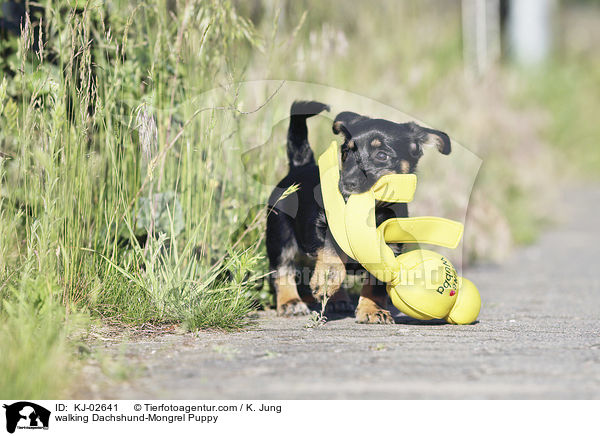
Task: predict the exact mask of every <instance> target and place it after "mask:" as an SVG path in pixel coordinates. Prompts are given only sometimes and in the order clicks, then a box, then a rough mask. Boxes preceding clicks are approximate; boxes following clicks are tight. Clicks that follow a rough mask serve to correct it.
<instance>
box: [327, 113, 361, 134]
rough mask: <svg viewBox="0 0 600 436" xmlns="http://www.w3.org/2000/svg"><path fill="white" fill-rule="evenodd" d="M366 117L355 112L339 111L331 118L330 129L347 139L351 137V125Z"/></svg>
mask: <svg viewBox="0 0 600 436" xmlns="http://www.w3.org/2000/svg"><path fill="white" fill-rule="evenodd" d="M362 119H366V117H363V116H362V115H359V114H357V113H355V112H340V113H339V114H338V115H337V117H335V120H333V126H332V130H333V133H335V134H336V135H337V134H339V133H341V134H342V135H344V137H345V138H346V141H349V140H350V138H352V125H353V124H355V123H356V122H357V121H360V120H362Z"/></svg>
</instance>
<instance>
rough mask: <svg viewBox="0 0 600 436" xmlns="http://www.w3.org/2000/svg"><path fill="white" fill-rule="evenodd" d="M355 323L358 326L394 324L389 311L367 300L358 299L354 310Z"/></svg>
mask: <svg viewBox="0 0 600 436" xmlns="http://www.w3.org/2000/svg"><path fill="white" fill-rule="evenodd" d="M356 322H357V323H359V324H394V318H392V314H391V313H390V311H389V310H385V309H384V308H383V307H381V306H380V305H378V304H377V303H375V302H374V301H373V300H370V299H368V298H363V297H361V298H360V301H359V302H358V307H357V308H356Z"/></svg>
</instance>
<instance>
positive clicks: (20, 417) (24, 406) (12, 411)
mask: <svg viewBox="0 0 600 436" xmlns="http://www.w3.org/2000/svg"><path fill="white" fill-rule="evenodd" d="M4 408H5V409H6V430H7V431H8V432H9V433H14V432H15V430H16V429H17V428H19V429H44V430H47V429H48V424H49V423H50V411H49V410H48V409H45V408H43V407H42V406H38V405H37V404H35V403H30V402H28V401H19V402H18V403H13V404H10V405H6V404H5V405H4Z"/></svg>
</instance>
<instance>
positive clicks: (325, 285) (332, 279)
mask: <svg viewBox="0 0 600 436" xmlns="http://www.w3.org/2000/svg"><path fill="white" fill-rule="evenodd" d="M345 278H346V266H345V265H344V262H343V261H342V259H340V257H339V256H338V254H337V253H336V252H335V250H333V249H331V248H323V249H321V250H319V252H318V253H317V262H316V263H315V270H314V272H313V275H312V277H311V279H310V288H311V289H312V292H313V295H314V296H315V298H317V300H322V299H323V297H324V296H327V297H331V296H332V295H334V294H335V293H336V292H337V291H338V290H339V289H340V286H341V285H342V283H343V282H344V279H345Z"/></svg>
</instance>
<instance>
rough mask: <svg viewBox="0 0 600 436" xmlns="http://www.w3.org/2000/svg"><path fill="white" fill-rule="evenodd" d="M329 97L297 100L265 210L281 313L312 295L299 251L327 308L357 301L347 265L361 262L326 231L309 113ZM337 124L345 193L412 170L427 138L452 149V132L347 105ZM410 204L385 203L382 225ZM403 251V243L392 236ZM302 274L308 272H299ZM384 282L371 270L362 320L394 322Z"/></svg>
mask: <svg viewBox="0 0 600 436" xmlns="http://www.w3.org/2000/svg"><path fill="white" fill-rule="evenodd" d="M323 110H329V107H328V106H327V105H324V104H322V103H318V102H301V101H300V102H295V103H294V104H292V107H291V111H290V126H289V130H288V140H287V154H288V159H289V173H288V175H287V176H286V177H285V178H284V179H283V180H281V182H279V184H278V185H277V188H275V190H274V191H273V193H272V194H271V197H270V199H269V205H270V208H271V211H270V213H269V216H268V218H267V238H266V241H267V252H268V255H269V261H270V266H271V271H272V274H271V277H270V280H271V288H272V289H274V290H275V292H276V294H277V312H278V314H280V315H284V316H291V315H305V314H308V313H309V310H308V307H307V305H306V303H305V302H304V301H303V300H302V299H301V297H300V294H299V293H298V287H297V285H298V283H297V281H298V277H297V262H298V260H299V259H300V258H301V257H308V258H312V259H313V260H314V262H315V267H314V271H313V273H312V276H311V277H310V281H309V285H310V289H311V291H312V294H313V296H314V297H315V298H316V299H317V300H322V299H323V297H324V296H325V295H327V296H328V297H331V299H330V300H329V303H328V304H329V305H330V307H328V309H329V310H331V311H334V312H344V311H348V310H351V309H352V305H351V303H350V299H349V298H348V295H347V294H346V292H345V290H344V289H341V287H342V282H343V281H344V279H345V277H346V271H347V270H348V271H350V270H358V269H360V265H357V264H356V263H355V262H354V261H352V260H350V261H349V259H348V258H347V256H346V255H345V254H344V253H343V252H342V251H341V250H340V249H339V247H338V246H337V245H336V243H335V240H333V238H332V236H331V232H329V231H328V227H327V219H326V216H325V211H324V209H323V201H322V197H321V189H320V185H319V168H318V167H317V165H316V163H315V158H314V155H313V152H312V150H311V147H310V144H309V143H308V129H307V126H306V119H307V118H308V117H311V116H313V115H316V114H318V113H320V112H322V111H323ZM333 132H334V133H336V134H341V135H342V136H343V140H344V142H343V144H342V147H341V154H342V155H341V161H342V167H341V174H340V185H339V189H340V191H341V193H342V195H343V196H344V198H345V199H347V198H348V196H349V195H351V194H355V193H360V192H365V191H367V190H368V189H369V188H370V187H371V186H373V184H374V183H375V182H376V181H377V180H378V179H379V178H380V177H381V176H383V175H385V174H406V173H412V172H414V171H415V169H416V167H417V163H418V161H419V159H420V157H421V156H422V154H423V149H424V148H425V147H427V146H434V147H436V148H437V149H438V150H439V151H440V152H441V153H443V154H448V153H450V139H449V138H448V135H446V134H445V133H443V132H440V131H437V130H432V129H427V128H424V127H421V126H418V125H417V124H415V123H404V124H398V123H394V122H391V121H387V120H383V119H372V118H369V117H365V116H361V115H359V114H356V113H354V112H342V113H340V114H339V115H338V116H337V117H336V118H335V120H334V122H333ZM291 185H298V186H299V189H298V191H297V192H295V193H293V194H292V195H289V196H287V197H285V198H283V199H281V200H279V199H280V197H281V194H282V193H283V192H285V191H286V189H288V188H289V187H290V186H291ZM406 216H408V209H407V206H406V204H392V205H389V204H379V205H377V208H376V219H377V225H379V224H381V223H382V222H383V221H385V220H386V219H388V218H393V217H406ZM392 249H393V250H394V252H395V253H396V254H399V253H400V251H401V249H402V247H401V245H400V244H393V245H392ZM300 280H301V281H302V280H306V278H305V277H304V275H302V274H301V275H300ZM386 305H387V293H386V290H385V284H383V283H381V282H377V281H376V280H375V279H374V278H373V277H368V278H367V280H366V281H365V284H364V285H363V288H362V290H361V294H360V299H359V301H358V307H357V308H356V321H357V322H360V323H393V322H394V321H393V319H392V316H391V315H390V312H389V311H388V310H387V309H386Z"/></svg>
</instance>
